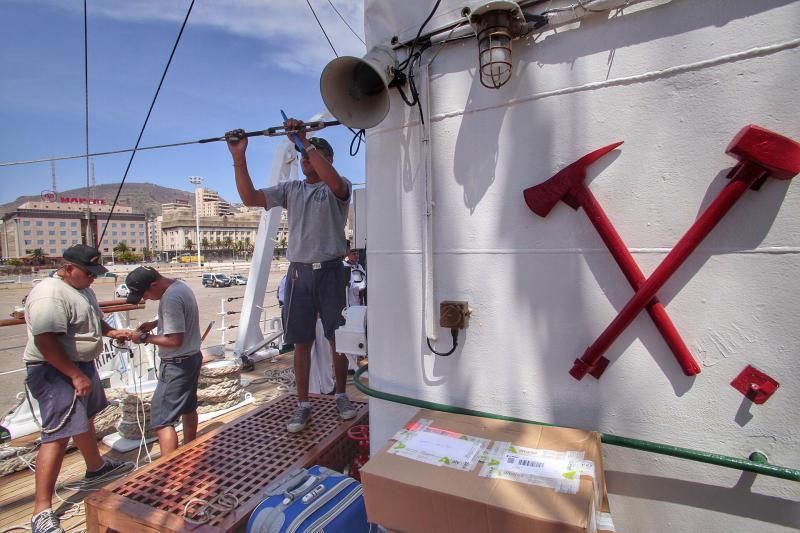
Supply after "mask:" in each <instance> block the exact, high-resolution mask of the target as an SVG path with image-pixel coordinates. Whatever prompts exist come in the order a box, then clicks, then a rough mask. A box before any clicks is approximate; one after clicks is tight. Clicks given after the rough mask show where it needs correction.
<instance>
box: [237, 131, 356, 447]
mask: <svg viewBox="0 0 800 533" xmlns="http://www.w3.org/2000/svg"><path fill="white" fill-rule="evenodd" d="M284 127H285V128H286V131H287V132H290V133H288V134H287V136H288V137H289V140H291V141H293V142H295V149H296V150H298V151H300V153H301V159H300V169H301V170H302V172H303V174H304V175H305V180H302V181H300V180H292V181H285V182H281V183H279V184H278V185H275V186H273V187H269V188H267V189H261V190H257V189H256V188H255V187H253V180H252V179H251V178H250V173H249V172H248V169H247V160H246V158H245V151H246V150H247V138H246V137H245V136H244V131H243V130H234V131H231V132H228V133H227V134H226V135H225V137H226V139H227V141H228V150H230V152H231V155H232V156H233V168H234V173H235V175H236V188H237V189H238V191H239V196H240V197H241V198H242V202H244V204H245V205H247V206H254V207H263V208H264V209H272V208H273V207H283V208H284V209H286V210H287V214H288V219H289V246H288V248H287V250H286V257H287V258H288V259H289V261H290V265H289V271H288V274H287V276H288V279H287V287H286V293H287V294H286V295H285V299H286V301H285V303H286V305H284V306H283V318H284V324H285V328H284V340H285V342H286V343H293V344H294V347H295V348H294V373H295V380H296V381H297V401H298V407H297V410H296V411H295V412H294V414H293V415H292V416H291V418H289V420H288V421H287V424H286V428H287V430H288V431H289V432H291V433H296V432H298V431H302V430H303V429H305V427H306V425H307V424H308V421H309V419H310V418H311V403H310V402H309V399H308V387H309V374H310V368H311V348H312V346H313V344H314V338H315V337H316V323H317V317H319V318H320V319H321V320H322V326H323V328H324V330H325V337H326V338H327V339H328V341H329V342H330V345H331V353H332V354H333V367H334V374H335V376H336V387H335V397H336V407H337V409H338V411H339V416H340V417H341V418H343V419H345V420H349V419H351V418H354V417H355V416H356V411H355V409H354V407H353V404H352V403H350V400H349V399H348V398H347V394H346V393H345V387H346V382H347V358H346V357H345V356H344V355H342V354H338V353H336V346H335V342H334V331H335V330H336V328H337V327H339V325H340V324H341V321H342V309H344V306H345V293H344V291H343V290H342V288H343V287H344V285H345V280H344V270H343V269H342V257H344V255H345V252H346V241H345V235H344V225H345V222H346V220H347V213H348V207H349V204H350V194H351V191H352V184H351V183H350V181H348V180H347V179H346V178H343V177H342V176H340V175H339V173H338V172H337V171H336V169H335V168H334V167H333V148H332V147H331V145H330V144H329V143H328V141H326V140H325V139H323V138H321V137H311V138H306V132H305V131H304V129H303V122H302V121H299V120H296V119H293V118H290V119H288V120H286V122H284ZM292 132H296V133H292ZM295 136H296V138H295ZM298 142H299V144H300V145H301V146H302V147H303V149H302V151H301V150H300V148H299V146H297V143H298Z"/></svg>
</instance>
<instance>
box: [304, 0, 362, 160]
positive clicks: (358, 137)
mask: <svg viewBox="0 0 800 533" xmlns="http://www.w3.org/2000/svg"><path fill="white" fill-rule="evenodd" d="M328 3H329V4H330V0H328ZM306 4H308V9H310V10H311V14H312V15H314V18H315V19H316V21H317V24H318V25H319V29H321V30H322V34H323V35H324V36H325V40H326V41H328V44H329V45H330V47H331V50H333V55H335V56H336V57H339V53H338V52H337V51H336V48H334V47H333V43H332V42H331V39H330V37H328V32H326V31H325V27H324V26H323V25H322V22H321V21H320V20H319V17H318V16H317V12H316V11H314V8H313V7H312V6H311V0H306ZM331 7H333V4H331ZM333 10H334V11H336V13H337V14H338V15H339V17H342V15H341V13H339V11H338V10H337V9H336V8H335V7H333ZM342 20H343V21H344V18H343V17H342ZM344 23H345V24H346V25H347V27H348V28H350V25H349V24H347V21H344ZM350 31H353V28H350ZM353 33H355V32H353ZM356 37H358V35H356ZM360 39H361V37H359V40H360ZM361 42H362V43H363V42H364V41H363V40H362V41H361ZM364 44H365V45H366V43H364ZM347 129H348V130H350V133H352V134H353V139H352V140H351V141H350V157H355V156H356V154H358V150H359V149H360V148H361V143H362V142H363V143H364V144H366V142H367V141H366V138H365V135H366V132H365V131H364V130H363V129H361V130H358V131H356V130H354V129H353V128H351V127H350V126H347ZM353 145H355V149H354V148H353Z"/></svg>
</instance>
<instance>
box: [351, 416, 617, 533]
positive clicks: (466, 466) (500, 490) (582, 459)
mask: <svg viewBox="0 0 800 533" xmlns="http://www.w3.org/2000/svg"><path fill="white" fill-rule="evenodd" d="M361 475H362V483H363V486H364V495H365V501H366V505H367V513H368V516H369V519H370V521H371V522H373V523H377V524H380V525H382V526H384V527H386V528H388V529H390V530H397V531H404V532H407V533H408V532H415V531H422V532H428V531H436V532H437V533H447V532H451V533H456V532H458V533H485V532H491V533H501V532H502V533H522V532H526V533H527V532H529V531H536V532H537V533H566V532H570V533H573V532H574V533H593V532H596V531H613V523H612V522H611V521H610V515H609V514H608V503H607V498H606V491H605V481H604V475H603V470H602V454H601V451H600V436H599V435H598V434H597V433H593V432H589V431H582V430H576V429H569V428H557V427H545V426H538V425H531V424H520V423H514V422H505V421H499V420H491V419H486V418H480V417H469V416H463V415H454V414H449V413H439V412H433V411H427V410H423V411H421V412H420V413H419V414H418V415H417V416H416V417H414V418H413V419H412V420H411V421H410V422H409V424H408V425H406V427H405V428H404V429H402V430H401V431H399V432H398V433H397V434H396V435H395V439H394V440H393V441H391V442H389V443H388V444H387V446H385V447H384V448H383V450H382V451H380V452H379V453H377V454H376V455H375V456H374V457H372V458H371V459H370V461H368V462H367V464H366V465H365V466H364V468H363V469H362V470H361Z"/></svg>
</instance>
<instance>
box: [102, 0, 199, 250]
mask: <svg viewBox="0 0 800 533" xmlns="http://www.w3.org/2000/svg"><path fill="white" fill-rule="evenodd" d="M193 7H194V0H192V3H191V4H189V9H188V11H187V12H186V17H185V18H184V19H183V24H181V30H180V31H179V32H178V38H177V39H175V45H174V46H173V47H172V52H171V53H170V54H169V59H168V60H167V65H166V66H165V67H164V72H163V74H161V81H159V82H158V87H157V88H156V94H155V95H153V101H152V102H150V109H148V110H147V116H146V117H145V119H144V124H142V129H141V131H140V132H139V137H138V138H137V139H136V145H135V146H134V147H133V151H132V153H131V158H130V159H129V160H128V166H127V167H126V168H125V174H123V175H122V181H121V182H120V184H119V188H118V189H117V194H116V195H115V196H114V202H113V203H112V204H111V210H110V211H109V213H108V218H107V219H106V223H105V226H104V227H103V233H101V234H100V238H99V239H98V240H97V242H98V243H102V242H103V237H104V236H105V234H106V230H107V229H108V225H109V222H110V221H111V217H112V216H113V215H114V207H116V205H117V200H119V195H120V193H121V192H122V187H123V185H125V180H126V179H127V177H128V171H130V169H131V164H133V158H134V157H135V156H136V151H137V150H138V147H139V143H140V142H141V140H142V135H144V130H145V128H146V127H147V121H148V120H150V114H151V113H152V112H153V107H154V106H155V105H156V99H158V93H159V92H161V86H162V85H163V84H164V78H166V77H167V71H169V66H170V64H171V63H172V58H173V57H174V56H175V50H177V48H178V43H180V42H181V36H182V35H183V30H184V28H186V23H187V22H188V21H189V15H190V14H191V13H192V8H193ZM112 253H113V252H112Z"/></svg>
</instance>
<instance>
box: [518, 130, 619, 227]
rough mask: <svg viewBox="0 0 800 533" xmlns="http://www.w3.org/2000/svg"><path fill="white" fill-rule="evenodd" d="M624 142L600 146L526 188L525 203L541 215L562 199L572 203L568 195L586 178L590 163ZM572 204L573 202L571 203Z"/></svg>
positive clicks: (545, 213) (544, 215) (545, 214)
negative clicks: (550, 176)
mask: <svg viewBox="0 0 800 533" xmlns="http://www.w3.org/2000/svg"><path fill="white" fill-rule="evenodd" d="M622 143H623V141H619V142H616V143H614V144H609V145H608V146H604V147H602V148H598V149H597V150H595V151H594V152H590V153H588V154H586V155H585V156H583V157H581V158H580V159H578V160H577V161H575V162H574V163H570V164H569V165H567V166H566V167H564V168H562V169H561V170H559V171H558V173H557V174H556V175H555V176H553V177H552V178H550V179H548V180H547V181H545V182H543V183H540V184H539V185H535V186H533V187H529V188H527V189H525V192H524V193H523V194H524V196H525V203H526V204H528V207H529V208H530V210H531V211H533V212H534V213H536V214H537V215H539V216H540V217H546V216H547V215H548V213H550V210H552V209H553V207H555V205H556V204H557V203H558V202H559V201H560V200H564V201H566V202H567V203H570V202H569V201H567V197H568V196H569V195H570V191H572V189H573V188H574V187H575V185H577V184H578V183H580V182H582V181H583V180H584V179H586V169H587V168H588V167H589V165H591V164H592V163H594V162H595V161H597V160H598V159H600V158H601V157H603V156H604V155H606V154H607V153H608V152H610V151H611V150H613V149H614V148H616V147H617V146H619V145H620V144H622ZM570 205H572V204H571V203H570ZM573 207H574V208H575V209H577V207H578V206H575V205H573Z"/></svg>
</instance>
